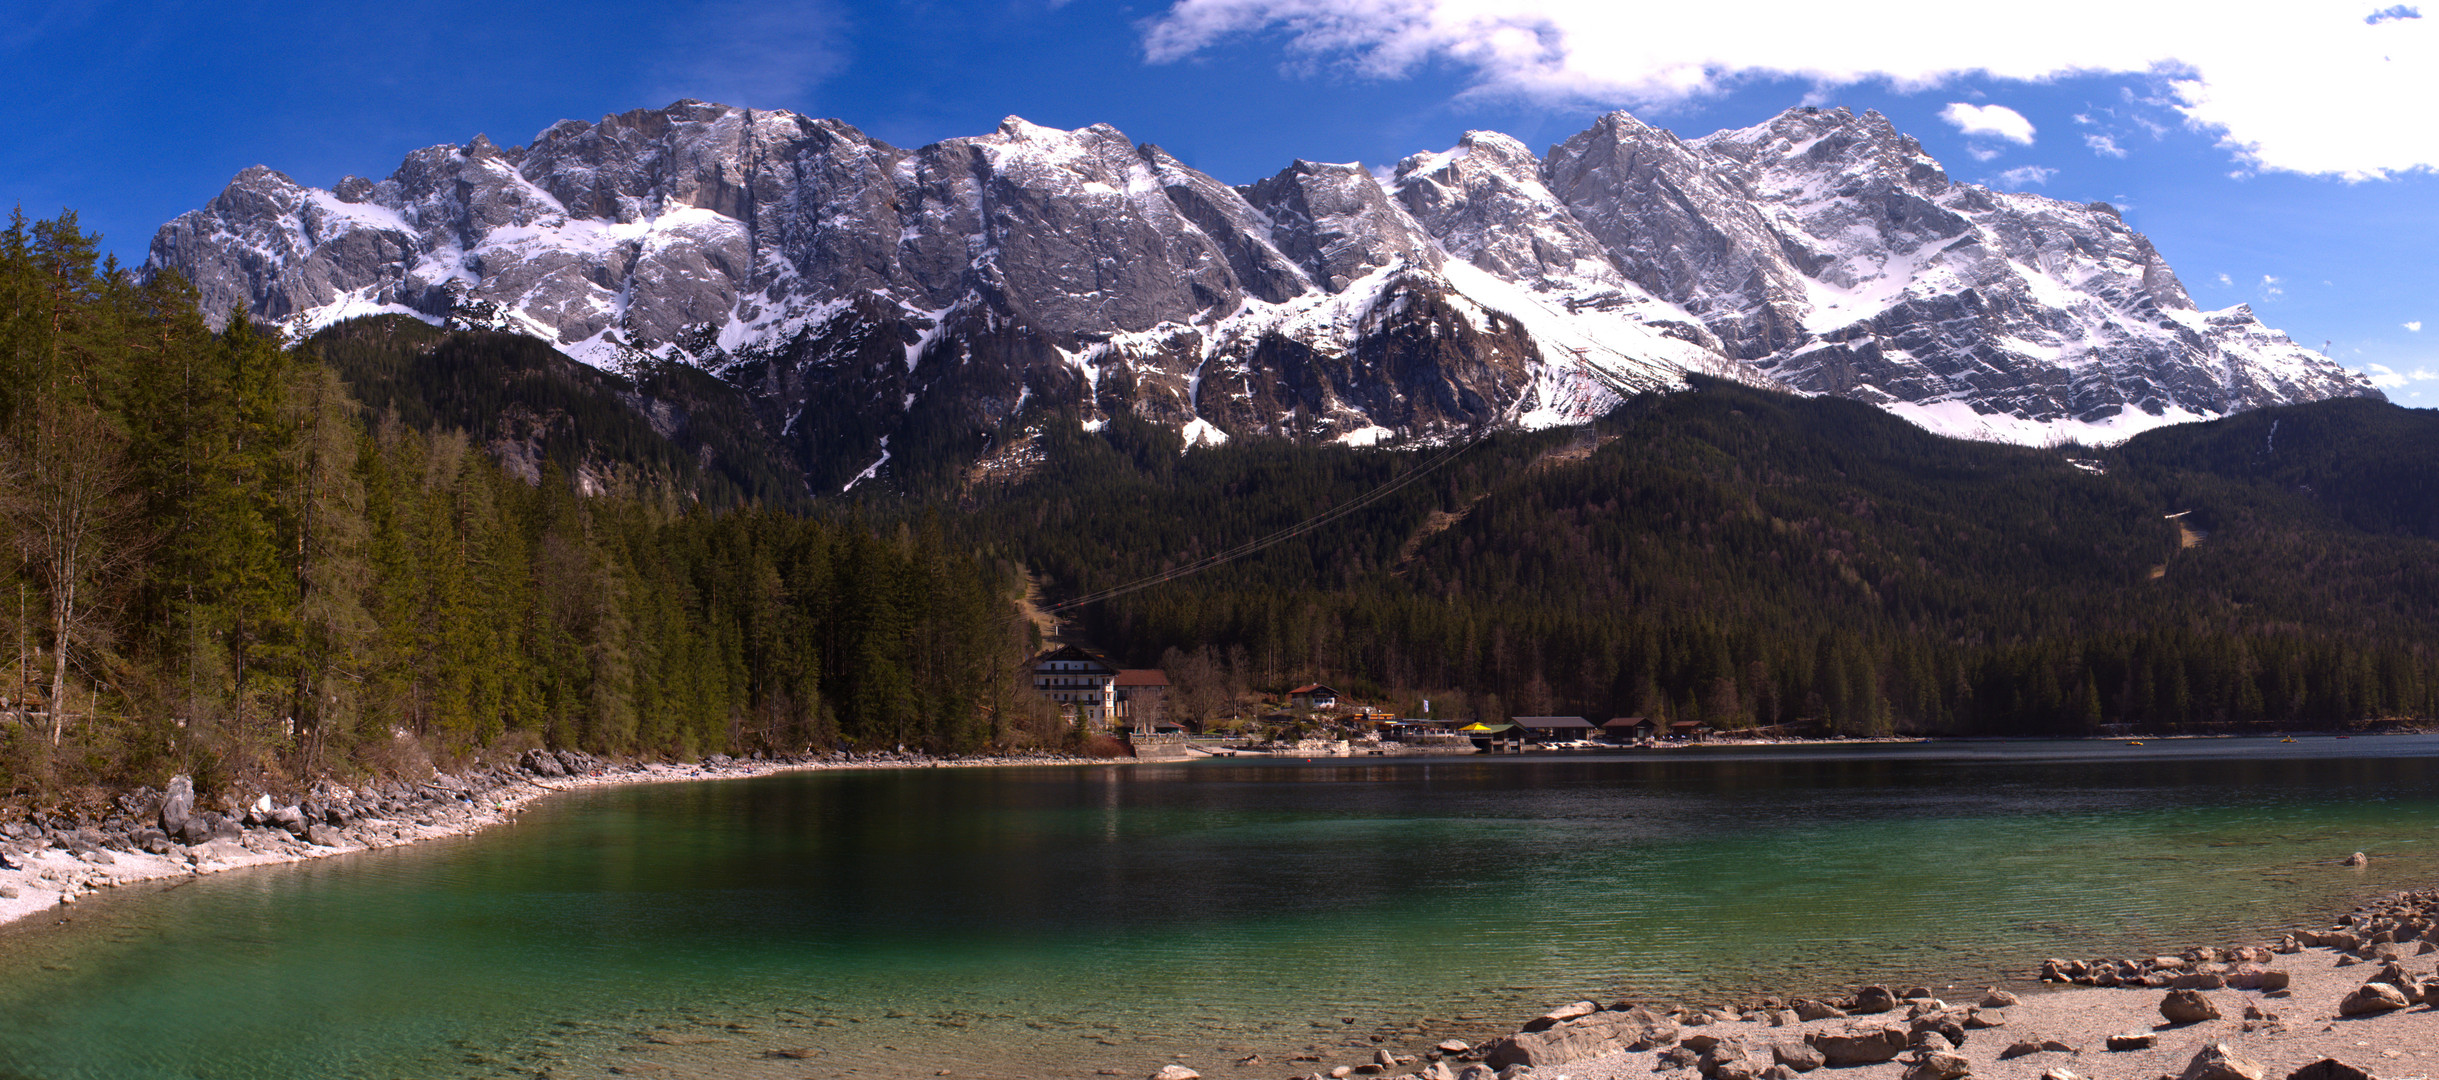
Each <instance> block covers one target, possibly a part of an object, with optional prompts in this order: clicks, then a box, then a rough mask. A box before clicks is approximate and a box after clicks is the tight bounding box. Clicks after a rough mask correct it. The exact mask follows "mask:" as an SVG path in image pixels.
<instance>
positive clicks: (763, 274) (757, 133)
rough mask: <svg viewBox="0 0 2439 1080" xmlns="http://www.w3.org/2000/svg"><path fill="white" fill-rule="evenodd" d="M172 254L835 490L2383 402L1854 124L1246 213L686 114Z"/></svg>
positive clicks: (1412, 176) (196, 229) (1123, 173)
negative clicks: (693, 382)
mask: <svg viewBox="0 0 2439 1080" xmlns="http://www.w3.org/2000/svg"><path fill="white" fill-rule="evenodd" d="M148 265H149V266H150V267H153V268H156V269H159V268H175V269H177V270H179V271H180V272H182V273H184V274H186V275H187V276H188V277H189V278H190V279H192V280H193V281H194V282H195V284H196V286H197V287H198V288H199V289H200V290H201V291H202V294H203V298H204V303H205V307H206V310H207V311H208V312H211V313H214V314H215V315H218V314H220V313H225V312H228V311H231V310H240V309H241V310H243V311H244V312H246V313H247V314H248V315H249V316H251V317H254V318H258V319H263V320H267V321H278V322H284V323H287V324H290V325H291V326H293V327H296V328H299V329H309V328H312V327H315V326H319V325H326V324H328V323H329V322H332V321H335V320H337V319H341V318H345V317H349V316H351V315H356V314H364V313H371V312H377V311H406V312H412V313H415V314H417V315H419V316H421V317H424V318H427V319H435V320H441V319H455V320H459V321H462V322H466V323H470V324H475V325H486V326H496V327H501V328H507V329H514V330H518V331H522V332H525V333H529V334H533V335H535V336H537V337H540V338H543V339H545V340H548V341H551V342H553V343H555V344H557V345H558V346H559V347H560V348H562V349H563V350H565V351H566V352H568V353H569V354H570V355H573V356H575V357H577V358H579V359H582V360H585V361H587V362H590V363H594V364H597V365H601V366H605V367H619V366H625V365H631V364H634V363H637V362H640V361H643V360H646V359H658V360H679V361H684V362H689V363H693V364H697V365H700V366H703V367H705V368H707V369H709V370H711V371H713V372H715V373H718V374H720V375H722V376H723V377H726V378H728V379H729V380H731V381H732V382H735V383H737V384H738V385H740V386H742V387H745V388H746V389H748V390H749V391H750V392H751V393H752V394H753V395H754V396H755V398H756V400H757V401H758V402H759V407H760V409H761V411H762V414H763V419H764V421H765V422H766V423H767V424H768V426H769V427H770V429H771V430H772V431H773V432H775V433H778V435H779V436H780V437H781V438H782V439H784V440H786V441H787V442H788V443H789V445H790V446H792V447H793V448H794V449H795V451H796V453H797V454H798V455H799V456H800V457H801V458H802V459H803V461H804V463H805V465H806V472H807V475H809V476H812V477H814V478H815V480H816V483H817V486H818V485H820V484H827V483H831V482H837V483H839V484H841V485H844V484H847V483H852V482H854V481H855V480H856V479H857V478H858V477H869V476H873V475H879V474H881V473H883V472H885V471H886V470H887V465H886V461H887V458H888V456H889V455H890V454H891V453H892V452H893V451H892V449H891V442H890V440H895V441H896V445H897V450H898V452H903V451H905V450H906V449H907V448H908V446H909V445H910V443H912V442H918V441H919V442H921V443H922V444H923V445H924V446H926V447H927V448H930V450H931V451H933V452H937V451H941V450H954V451H955V452H957V453H967V454H970V453H978V452H980V450H981V448H982V447H983V446H984V444H987V443H988V442H990V440H992V439H995V438H999V439H1004V438H1006V437H1007V432H1006V431H1005V430H1003V429H1005V428H1007V427H1008V426H1009V424H1010V421H1012V420H1017V419H1019V418H1021V417H1023V416H1025V415H1028V413H1029V411H1031V410H1047V411H1063V412H1067V413H1070V414H1073V415H1075V416H1078V417H1080V418H1082V419H1084V420H1086V421H1087V422H1092V421H1097V420H1101V419H1106V418H1107V417H1110V416H1113V415H1117V414H1119V413H1132V414H1135V415H1138V416H1142V417H1144V418H1147V419H1150V420H1153V421H1155V422H1158V423H1162V424H1167V425H1171V426H1174V427H1177V428H1179V429H1181V430H1184V431H1185V432H1186V433H1187V435H1188V437H1189V438H1190V439H1192V440H1213V439H1221V438H1225V437H1227V436H1229V435H1283V436H1288V437H1293V438H1298V439H1312V440H1326V439H1336V440H1343V441H1349V442H1371V441H1378V440H1382V439H1392V438H1401V437H1444V436H1446V435H1448V434H1450V433H1453V432H1456V431H1460V430H1465V429H1469V428H1472V427H1475V426H1478V425H1482V424H1494V423H1518V424H1525V425H1546V424H1552V423H1567V422H1575V421H1580V420H1583V419H1587V418H1589V417H1591V416H1593V415H1597V414H1598V413H1600V412H1602V411H1605V410H1606V409H1607V408H1609V407H1610V406H1612V405H1614V404H1615V403H1616V402H1617V401H1618V400H1619V397H1620V395H1623V394H1628V393H1633V392H1635V391H1638V390H1643V389H1654V388H1666V387H1669V386H1673V385H1680V384H1681V383H1682V379H1683V377H1684V375H1685V373H1688V372H1695V373H1703V374H1713V375H1719V376H1723V377H1727V378H1732V379H1737V380H1740V381H1745V382H1749V383H1754V384H1757V385H1784V386H1788V387H1793V388H1797V389H1803V390H1811V391H1818V392H1826V393H1835V394H1842V395H1847V396H1852V397H1857V398H1861V399H1864V400H1868V401H1873V402H1877V403H1880V404H1883V405H1886V406H1890V407H1892V408H1895V409H1897V410H1898V411H1901V412H1904V411H1907V410H1911V412H1910V413H1909V415H1913V416H1915V417H1916V418H1917V419H1920V420H1925V421H1926V422H1931V423H1934V424H1945V425H1947V426H1950V427H1961V428H1964V429H1966V430H1968V431H1975V425H1976V424H1979V425H1981V427H1980V429H1979V430H1978V432H1977V433H1979V434H1984V435H1989V436H1994V437H2015V438H2034V437H2040V436H2042V435H2043V434H2045V433H2051V432H2055V431H2059V430H2064V429H2067V428H2073V427H2074V426H2075V425H2078V424H2095V423H2098V424H2104V425H2105V424H2111V423H2114V424H2119V425H2121V426H2127V427H2139V426H2143V418H2146V417H2157V418H2161V419H2164V418H2168V417H2175V416H2182V415H2186V414H2207V413H2216V412H2224V411H2229V410H2233V409H2241V408H2249V407H2253V406H2256V405H2262V404H2270V403H2274V402H2280V401H2296V400H2307V399H2312V398H2318V397H2325V396H2330V395H2333V394H2347V393H2369V392H2371V391H2370V388H2369V386H2368V385H2367V384H2365V383H2364V382H2363V381H2362V380H2361V379H2360V377H2359V376H2354V375H2352V374H2351V373H2348V372H2345V371H2343V370H2342V369H2340V368H2338V367H2337V366H2336V365H2335V364H2334V363H2331V362H2330V361H2328V360H2327V359H2326V358H2323V357H2320V356H2318V355H2317V354H2314V353H2311V352H2309V351H2306V350H2303V349H2300V348H2297V347H2295V346H2294V345H2293V343H2291V342H2289V341H2287V340H2286V339H2285V338H2284V337H2283V336H2282V335H2279V334H2277V333H2275V332H2274V331H2270V330H2267V329H2265V328H2263V327H2261V326H2260V325H2259V323H2258V322H2256V321H2255V320H2254V319H2253V318H2252V316H2251V313H2250V312H2249V311H2246V310H2244V309H2242V308H2237V309H2230V310H2229V311H2224V312H2213V313H2203V312H2199V311H2196V310H2195V309H2194V307H2193V305H2192V303H2191V301H2190V300H2189V299H2187V298H2186V297H2185V295H2184V293H2183V291H2182V289H2181V288H2180V287H2179V286H2178V285H2177V283H2176V279H2175V276H2174V274H2173V273H2171V272H2170V271H2169V270H2168V268H2167V267H2166V265H2165V264H2164V263H2162V262H2161V261H2160V259H2159V257H2158V255H2157V253H2156V252H2154V251H2152V249H2151V247H2150V245H2149V243H2148V242H2147V241H2145V240H2144V239H2143V238H2142V237H2141V236H2140V235H2138V234H2136V233H2134V232H2132V231H2131V230H2129V229H2127V228H2126V227H2125V225H2124V224H2123V223H2122V222H2121V221H2119V220H2118V219H2117V216H2116V215H2115V213H2114V212H2112V211H2110V210H2108V209H2107V208H2106V207H2102V206H2090V207H2085V206H2076V205H2072V204H2067V203H2061V202H2057V201H2055V200H2049V199H2042V198H2038V197H2034V196H2025V195H2009V194H2001V193H1996V192H1992V191H1990V190H1988V189H1986V188H1982V187H1978V186H1974V185H1966V184H1956V183H1953V182H1951V181H1949V180H1948V178H1947V177H1946V175H1945V173H1944V172H1942V171H1941V169H1940V168H1939V165H1938V164H1937V163H1936V162H1934V161H1932V160H1931V159H1929V158H1928V157H1925V156H1924V155H1923V154H1922V152H1921V149H1920V147H1919V146H1918V145H1916V144H1915V143H1914V142H1913V141H1912V140H1911V139H1908V138H1906V137H1904V136H1902V135H1899V134H1897V133H1896V132H1895V131H1893V130H1891V129H1890V127H1889V125H1888V123H1887V122H1886V121H1885V120H1884V119H1882V118H1880V117H1879V116H1878V115H1876V114H1868V113H1867V114H1865V115H1863V116H1861V117H1857V116H1853V115H1851V114H1848V113H1846V112H1844V111H1842V110H1841V111H1834V112H1822V111H1818V110H1797V111H1793V112H1790V113H1787V114H1785V115H1783V116H1781V117H1779V118H1777V119H1776V120H1774V121H1772V122H1770V123H1768V124H1765V125H1762V126H1759V127H1756V128H1751V129H1746V130H1743V131H1732V132H1722V133H1720V134H1717V135H1713V136H1710V137H1708V138H1705V139H1701V140H1695V141H1691V142H1689V141H1684V140H1680V139H1678V138H1677V137H1676V136H1674V135H1671V134H1669V133H1668V132H1666V131H1662V130H1659V129H1656V128H1652V127H1649V126H1648V125H1645V124H1643V123H1641V122H1639V121H1637V120H1635V119H1634V118H1633V117H1631V116H1628V115H1626V114H1624V113H1615V114H1611V115H1609V116H1606V117H1603V118H1601V119H1600V120H1599V121H1598V122H1597V123H1595V124H1594V125H1593V127H1592V128H1590V129H1589V130H1587V131H1585V132H1583V133H1582V134H1579V135H1577V136H1575V137H1574V138H1571V139H1569V140H1567V141H1566V142H1564V143H1562V144H1560V145H1559V146H1557V147H1555V148H1553V149H1552V150H1551V151H1550V152H1549V153H1548V154H1547V155H1544V156H1536V155H1535V154H1533V153H1532V151H1531V150H1529V149H1528V148H1526V147H1525V146H1523V145H1522V144H1520V143H1517V142H1516V141H1515V140H1513V139H1510V138H1508V137H1506V136H1504V135H1499V134H1496V133H1491V132H1474V133H1469V134H1468V135H1467V136H1466V137H1465V139H1464V140H1463V141H1462V142H1461V143H1460V144H1459V145H1458V146H1457V147H1455V148H1453V149H1451V150H1449V151H1446V152H1442V153H1431V154H1417V155H1415V156H1413V157H1411V158H1408V159H1407V160H1406V161H1404V162H1401V163H1400V164H1399V165H1398V166H1397V168H1396V170H1395V171H1394V173H1393V174H1392V175H1388V176H1385V177H1380V176H1375V175H1374V174H1373V173H1372V172H1370V171H1367V170H1366V169H1364V168H1363V167H1361V166H1357V165H1333V164H1322V163H1314V162H1303V161H1299V162H1296V163H1294V164H1293V165H1291V166H1289V167H1288V168H1286V169H1284V170H1282V171H1280V172H1279V173H1278V174H1277V175H1275V176H1272V177H1270V178H1267V179H1264V180H1262V181H1260V182H1258V183H1255V184H1251V185H1247V186H1244V187H1232V186H1230V185H1227V184H1224V183H1221V182H1219V181H1217V180H1215V179H1213V178H1211V177H1209V176H1206V175H1204V174H1202V173H1199V172H1196V171H1195V170H1193V169H1191V168H1188V167H1186V166H1185V165H1183V164H1182V163H1180V162H1178V161H1177V160H1176V159H1175V158H1173V157H1171V156H1170V155H1168V154H1167V153H1165V152H1163V151H1161V150H1160V149H1159V148H1158V147H1154V146H1148V145H1136V144H1134V143H1133V142H1131V141H1130V140H1128V139H1127V138H1126V137H1125V136H1124V135H1123V134H1121V133H1120V132H1118V131H1116V130H1115V129H1113V128H1110V127H1108V126H1106V125H1097V126H1094V127H1089V128H1084V129H1081V130H1077V131H1058V130H1054V129H1048V128H1042V127H1038V126H1035V125H1032V124H1028V123H1025V122H1024V121H1022V120H1018V119H1015V118H1010V119H1009V120H1007V121H1006V122H1004V123H1002V124H1001V125H1000V127H999V129H998V130H997V131H994V132H992V133H990V134H987V135H981V136H976V137H972V138H961V139H950V140H947V141H944V142H940V143H936V144H933V145H931V146H926V147H922V148H919V149H913V150H907V149H901V148H898V147H894V146H890V145H888V144H886V143H882V142H879V141H877V140H874V139H872V138H870V137H868V136H866V135H864V134H863V133H862V132H859V131H857V130H856V129H855V128H853V127H850V126H848V125H846V124H844V123H841V122H839V121H835V120H815V119H810V118H806V117H802V116H797V115H795V114H792V113H786V112H765V111H757V110H747V109H737V108H730V107H726V106H719V105H708V104H703V103H699V102H679V103H677V104H675V105H672V106H670V107H669V108H666V109H649V110H639V111H636V112H631V113H627V114H624V115H620V116H613V117H605V118H603V119H602V120H600V121H598V122H595V123H582V122H578V121H563V122H561V123H559V124H556V125H553V126H552V127H551V128H550V129H548V130H546V131H544V132H542V133H541V134H540V135H539V136H537V137H536V138H535V139H534V141H533V142H532V143H531V144H530V145H528V146H524V147H515V148H506V149H503V148H501V147H498V146H495V145H493V144H492V143H491V142H490V141H489V140H487V139H484V138H481V137H477V138H476V139H475V140H474V141H473V142H472V143H469V144H467V145H465V146H463V147H453V146H440V147H433V148H430V149H426V150H421V151H417V152H416V153H414V154H412V155H410V156H409V157H408V158H407V160H406V162H405V163H404V164H403V165H401V166H400V168H399V169H398V171H397V172H396V173H394V174H393V175H392V176H391V177H390V178H388V179H386V180H383V181H380V182H377V183H376V182H373V181H369V180H365V179H362V178H358V177H349V178H347V179H346V180H343V181H341V182H340V183H339V184H338V185H336V186H335V187H334V188H333V189H332V190H328V191H324V190H320V189H314V188H308V187H305V186H302V185H299V184H297V183H295V182H294V181H292V180H290V179H288V178H287V177H285V176H283V175H281V174H279V173H277V172H273V171H271V170H269V169H263V168H255V169H249V170H247V171H246V172H244V173H241V174H239V175H238V177H237V178H236V180H235V181H234V182H232V183H231V185H230V186H229V188H228V190H226V191H224V192H223V193H222V194H221V195H220V196H219V197H218V198H215V199H214V200H213V201H212V202H211V203H210V204H209V205H208V206H206V207H205V208H204V209H202V210H199V211H196V212H193V213H190V214H187V215H185V216H183V217H181V218H179V219H178V220H177V221H174V222H172V223H170V224H169V225H167V226H165V227H164V228H163V229H162V230H161V232H160V234H159V235H158V236H157V237H156V238H155V240H154V242H153V249H152V255H151V259H150V260H149V263H148ZM2149 422H2153V423H2156V422H2159V419H2153V420H2150V421H2149Z"/></svg>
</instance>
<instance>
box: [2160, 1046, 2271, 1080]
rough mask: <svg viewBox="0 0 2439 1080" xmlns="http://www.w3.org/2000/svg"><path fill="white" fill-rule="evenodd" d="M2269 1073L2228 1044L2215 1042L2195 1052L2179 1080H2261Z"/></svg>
mask: <svg viewBox="0 0 2439 1080" xmlns="http://www.w3.org/2000/svg"><path fill="white" fill-rule="evenodd" d="M2267 1071H2268V1070H2266V1069H2264V1068H2262V1067H2261V1063H2260V1062H2258V1061H2254V1060H2252V1059H2251V1058H2248V1057H2245V1056H2243V1055H2241V1054H2238V1053H2236V1052H2235V1050H2233V1049H2231V1048H2230V1047H2229V1046H2228V1045H2227V1044H2226V1043H2223V1042H2214V1043H2211V1044H2209V1045H2206V1046H2204V1047H2202V1049H2201V1050H2199V1051H2197V1052H2195V1054H2194V1055H2193V1060H2192V1061H2189V1062H2186V1063H2185V1071H2184V1072H2183V1073H2180V1074H2178V1076H2177V1080H2261V1078H2262V1075H2263V1074H2264V1073H2266V1072H2267Z"/></svg>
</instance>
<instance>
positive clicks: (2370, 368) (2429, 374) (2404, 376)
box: [2363, 364, 2439, 390]
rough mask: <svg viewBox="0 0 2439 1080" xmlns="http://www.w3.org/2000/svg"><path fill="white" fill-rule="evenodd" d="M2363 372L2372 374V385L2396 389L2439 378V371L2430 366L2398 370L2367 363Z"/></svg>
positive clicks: (2384, 365)
mask: <svg viewBox="0 0 2439 1080" xmlns="http://www.w3.org/2000/svg"><path fill="white" fill-rule="evenodd" d="M2363 374H2365V375H2369V376H2371V385H2373V386H2377V387H2379V388H2381V389H2383V390H2394V389H2396V388H2397V387H2400V386H2403V385H2405V384H2407V383H2418V382H2429V381H2431V380H2433V379H2439V371H2432V370H2431V369H2430V368H2429V367H2428V366H2424V367H2418V368H2415V369H2413V370H2412V371H2398V370H2397V369H2395V368H2392V367H2389V366H2388V365H2386V364H2365V365H2363Z"/></svg>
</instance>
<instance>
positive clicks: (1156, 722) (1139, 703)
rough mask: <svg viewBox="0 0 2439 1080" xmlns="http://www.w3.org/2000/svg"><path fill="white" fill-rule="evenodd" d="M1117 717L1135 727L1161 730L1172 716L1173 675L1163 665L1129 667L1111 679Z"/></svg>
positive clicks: (1134, 729)
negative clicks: (1171, 688) (1170, 682)
mask: <svg viewBox="0 0 2439 1080" xmlns="http://www.w3.org/2000/svg"><path fill="white" fill-rule="evenodd" d="M1110 686H1111V688H1112V690H1113V691H1114V693H1115V695H1116V698H1117V707H1118V712H1117V718H1118V720H1119V722H1121V723H1123V724H1125V725H1126V727H1127V728H1128V729H1129V730H1132V731H1158V730H1160V726H1161V725H1162V724H1164V723H1166V722H1168V719H1169V676H1168V673H1167V672H1164V671H1162V670H1160V669H1159V668H1128V669H1127V670H1125V671H1121V672H1119V673H1118V675H1117V677H1116V678H1114V679H1111V680H1110Z"/></svg>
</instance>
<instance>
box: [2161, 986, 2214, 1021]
mask: <svg viewBox="0 0 2439 1080" xmlns="http://www.w3.org/2000/svg"><path fill="white" fill-rule="evenodd" d="M2160 1015H2161V1016H2164V1017H2167V1018H2168V1022H2169V1023H2171V1024H2199V1023H2201V1022H2202V1021H2204V1020H2216V1019H2218V1018H2219V1015H2220V1013H2219V1007H2218V1006H2217V1005H2214V1004H2212V1003H2211V1000H2210V999H2209V998H2207V997H2204V996H2202V992H2201V991H2199V990H2170V991H2168V996H2167V997H2165V998H2162V999H2160Z"/></svg>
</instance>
